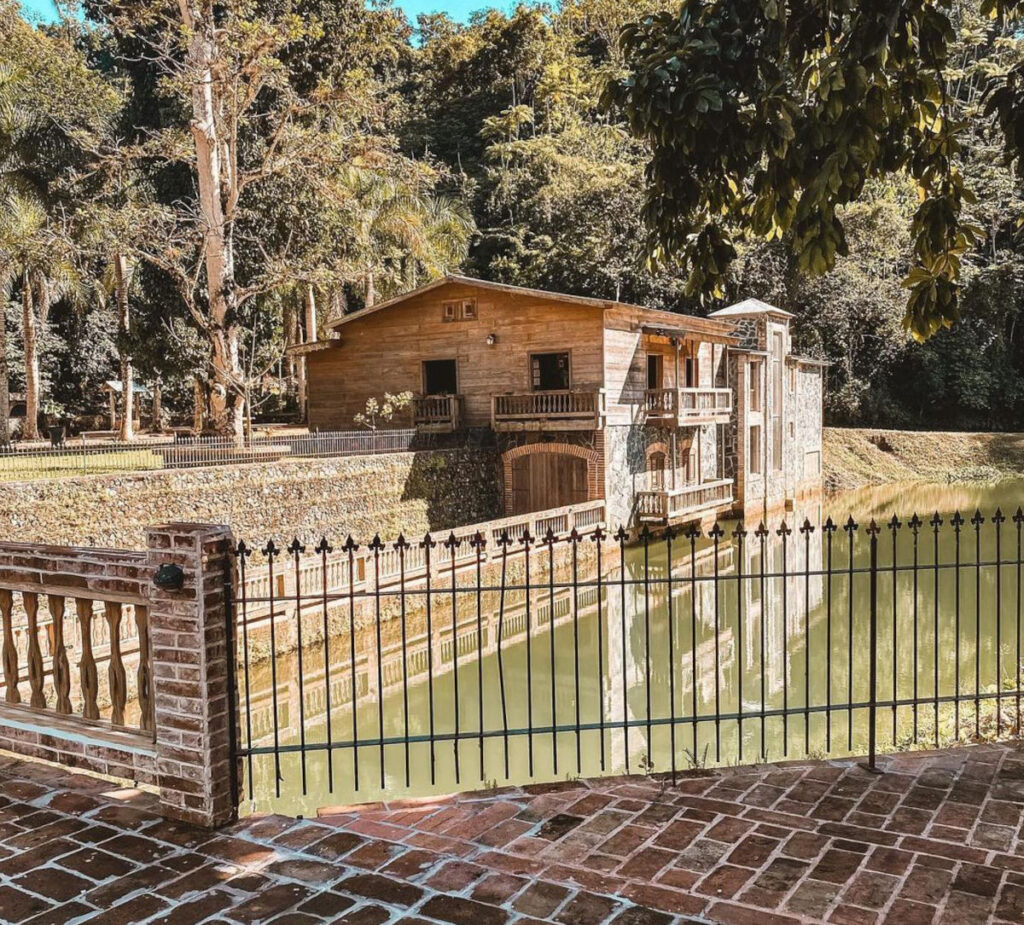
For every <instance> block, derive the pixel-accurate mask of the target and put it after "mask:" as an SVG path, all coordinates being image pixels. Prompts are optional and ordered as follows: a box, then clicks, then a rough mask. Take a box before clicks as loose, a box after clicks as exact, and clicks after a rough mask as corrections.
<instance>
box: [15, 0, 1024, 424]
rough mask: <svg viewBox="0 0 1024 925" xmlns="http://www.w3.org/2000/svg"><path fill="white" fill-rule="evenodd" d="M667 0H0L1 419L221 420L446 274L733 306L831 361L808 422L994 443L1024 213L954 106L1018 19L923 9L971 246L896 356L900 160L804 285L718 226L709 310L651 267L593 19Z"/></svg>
mask: <svg viewBox="0 0 1024 925" xmlns="http://www.w3.org/2000/svg"><path fill="white" fill-rule="evenodd" d="M668 6H669V5H668V4H662V3H657V2H651V0H639V2H637V0H632V2H627V0H565V2H563V3H561V4H559V5H558V6H554V7H551V6H546V5H545V6H541V5H538V6H526V5H524V6H520V7H519V8H517V9H516V10H515V11H514V12H512V13H511V14H505V13H501V12H498V11H495V10H484V11H481V12H480V13H478V14H476V15H474V16H473V17H472V19H471V20H470V22H469V23H467V24H460V23H456V22H454V21H452V20H451V19H450V18H449V17H447V16H446V15H444V14H437V15H431V16H423V17H420V18H419V20H418V21H417V22H415V23H410V22H409V21H407V19H406V18H405V16H404V15H403V14H402V13H401V11H399V10H397V9H396V8H394V7H392V6H390V5H387V4H374V5H373V6H371V7H369V8H368V7H366V6H365V5H364V3H363V2H362V0H289V2H284V0H224V2H223V3H221V4H219V5H217V6H216V7H214V6H213V5H212V4H211V5H207V4H203V3H199V4H196V10H197V11H198V12H196V11H193V10H192V8H191V7H190V5H189V4H187V3H181V4H171V5H167V6H166V7H165V5H164V4H163V3H160V2H150V0H88V2H87V3H86V4H85V6H84V9H83V15H82V16H81V17H79V16H69V17H68V18H66V19H64V20H62V21H61V22H59V23H57V24H52V25H45V26H44V25H39V24H34V23H29V22H27V21H26V19H25V18H24V16H23V15H22V13H21V11H20V10H19V8H18V7H17V6H16V5H15V4H14V3H13V0H0V203H2V204H0V304H3V305H4V307H5V321H4V324H3V325H2V326H0V335H2V337H3V343H2V344H0V411H2V409H3V408H4V407H6V404H7V402H6V401H5V400H4V399H5V396H4V395H3V394H2V393H3V391H4V389H5V388H7V387H9V388H10V390H11V391H12V392H14V393H18V394H22V393H23V394H24V400H25V403H26V405H27V413H26V415H25V418H24V422H23V423H22V424H21V427H22V431H23V434H22V435H23V436H31V435H32V431H33V424H34V423H35V421H36V419H37V418H39V417H41V418H43V419H44V420H53V419H66V418H75V417H80V416H83V415H88V414H89V413H90V412H94V411H95V410H97V408H101V407H102V405H101V403H100V401H99V400H98V388H99V386H100V385H101V384H102V383H103V382H104V381H106V380H118V381H123V382H125V383H130V382H136V383H142V384H144V385H145V386H146V388H147V390H148V392H147V393H146V396H145V397H140V400H144V401H146V402H147V403H149V402H151V401H152V398H153V395H152V393H153V391H154V390H156V391H157V393H158V396H159V397H158V398H157V404H158V406H160V407H162V409H163V412H162V413H163V414H168V413H170V412H172V411H177V412H178V413H185V414H188V415H189V416H191V414H192V411H191V409H192V405H193V401H196V400H197V401H198V405H199V410H200V412H201V417H202V418H203V421H202V423H203V424H204V426H205V427H207V428H208V429H211V430H218V431H221V432H233V433H238V432H240V430H241V429H242V428H244V426H245V423H246V421H247V420H248V419H250V418H251V417H254V416H280V417H284V416H286V415H288V414H293V413H296V412H297V411H298V410H299V409H296V407H295V398H294V384H295V383H294V379H295V377H296V376H297V375H301V370H299V369H297V368H296V364H295V363H294V362H293V361H291V360H289V359H287V358H285V357H284V348H285V346H286V345H287V344H289V343H294V342H297V341H301V340H302V339H304V338H305V337H308V336H310V331H309V328H310V327H311V326H313V325H317V326H322V325H323V323H324V321H325V320H327V319H328V318H329V317H330V316H331V315H333V314H336V313H341V312H348V311H354V310H358V309H359V308H362V307H363V306H365V305H368V304H372V303H373V302H374V301H375V300H379V299H382V298H386V297H388V296H390V295H393V294H396V293H398V292H401V291H403V290H405V289H408V288H411V287H413V286H416V285H418V284H420V283H422V282H423V281H425V280H427V279H429V278H431V277H433V276H436V275H438V274H440V273H444V272H451V271H459V272H465V273H468V274H471V275H477V276H481V277H484V278H487V279H494V280H500V281H502V282H508V283H514V284H519V285H525V286H534V287H542V288H551V289H558V290H564V291H568V292H573V293H580V294H587V295H595V296H602V297H608V298H616V299H620V300H623V301H630V302H639V303H642V304H645V305H650V306H652V307H658V308H665V309H670V310H675V311H686V312H695V313H705V312H707V311H711V310H713V309H714V308H715V307H717V306H719V305H721V304H722V303H723V302H725V303H727V302H729V301H732V300H736V299H739V298H742V297H746V296H757V297H759V298H762V299H765V300H766V301H769V302H772V303H774V304H777V305H779V306H782V307H784V308H787V309H789V310H791V311H793V312H795V313H796V315H797V321H796V328H797V333H798V337H799V341H800V343H801V345H802V349H803V351H804V352H806V353H809V354H812V355H815V356H819V357H823V358H825V359H827V360H829V361H830V362H831V364H832V365H831V367H830V369H829V381H828V388H827V399H826V402H827V407H826V414H827V418H828V420H829V421H830V422H832V423H834V424H863V425H880V426H895V427H911V428H921V427H923V428H946V429H949V428H958V429H978V430H993V429H1006V430H1011V429H1024V325H1019V324H1018V315H1019V314H1020V312H1021V310H1022V306H1024V236H1022V231H1021V224H1022V221H1024V208H1022V205H1024V201H1022V197H1021V184H1020V180H1019V178H1018V177H1017V176H1015V174H1014V172H1013V170H1012V168H1011V166H1008V165H1007V164H1006V160H1005V157H1004V151H1003V146H1002V144H1001V141H1000V137H999V131H998V127H997V126H996V124H995V120H994V117H993V116H992V115H991V114H990V113H989V112H988V110H987V109H986V106H985V101H986V92H987V90H988V89H989V88H990V86H991V84H992V82H993V81H995V80H998V79H999V78H1000V77H1001V76H1002V75H1005V74H1007V73H1008V72H1009V71H1010V69H1012V68H1013V67H1014V66H1016V65H1017V64H1019V63H1020V62H1021V61H1022V60H1024V39H1022V38H1021V37H1020V33H1019V31H1017V30H1014V29H1009V28H1006V27H1005V25H998V26H997V25H994V23H993V20H991V19H990V18H988V17H987V16H983V15H982V13H981V11H980V9H979V7H978V4H977V3H974V4H971V3H957V4H953V5H952V6H951V8H950V11H949V13H950V17H951V21H952V23H953V25H954V34H953V35H952V36H951V37H950V39H949V55H948V60H947V61H946V63H945V66H944V70H943V80H944V87H943V95H944V98H945V100H946V103H945V105H946V106H947V107H948V112H947V114H946V116H945V118H946V119H948V120H955V121H956V122H957V123H958V124H960V125H961V126H963V130H962V131H961V132H960V144H959V148H958V150H957V152H956V162H957V168H958V171H959V173H960V174H962V176H963V181H964V186H965V189H966V190H967V191H968V194H967V195H965V196H964V201H965V203H966V204H965V206H964V209H965V212H966V213H967V215H966V218H967V219H968V220H969V221H970V223H971V226H972V227H974V228H977V229H978V231H977V233H976V234H975V235H973V236H972V237H971V240H970V241H969V244H968V245H967V246H965V247H964V248H963V253H962V255H961V259H962V269H961V270H960V286H959V318H958V320H956V321H955V323H953V324H952V326H951V327H949V328H945V327H943V328H941V329H940V330H938V331H937V333H934V334H933V335H932V336H930V337H928V338H926V339H924V340H923V342H919V341H918V340H915V339H913V338H911V337H910V336H909V334H908V333H907V330H906V329H905V326H904V324H903V321H904V317H905V313H906V311H907V300H908V295H907V286H906V282H905V281H906V279H907V276H908V270H909V268H910V267H911V266H912V264H913V259H914V253H913V251H914V247H915V241H914V237H913V223H914V217H915V213H916V212H917V210H918V206H919V199H920V193H919V189H918V186H917V184H915V181H914V180H913V179H912V178H911V177H910V175H909V174H908V173H906V172H901V171H899V170H895V171H892V172H891V173H889V174H888V175H886V176H884V177H873V178H871V179H869V180H868V181H867V182H866V183H865V184H864V186H863V190H862V191H860V192H859V195H858V196H857V198H856V200H855V201H853V202H851V203H849V204H848V205H844V206H843V208H842V219H843V228H844V234H845V242H844V246H843V248H842V251H843V252H845V253H843V252H840V253H839V254H838V255H837V256H836V257H835V260H834V264H833V265H832V266H831V268H825V271H824V272H821V269H820V268H818V269H817V270H815V271H813V272H812V271H811V270H809V269H808V268H807V267H806V266H805V265H804V263H803V262H801V261H800V260H799V259H798V257H797V256H795V251H794V249H793V248H792V247H791V246H789V244H790V243H791V242H790V241H789V240H787V238H788V237H789V236H791V235H792V234H793V232H792V231H791V230H787V231H785V232H784V233H783V232H780V233H778V234H775V235H747V236H745V237H744V238H743V239H742V241H741V242H740V243H739V244H738V246H737V254H736V259H734V260H732V261H731V262H730V264H729V266H728V269H727V272H725V273H724V283H723V285H722V286H721V287H720V288H719V290H718V291H717V292H715V293H714V296H713V297H707V296H704V295H701V294H699V293H697V292H696V291H695V290H694V288H693V286H692V285H691V284H690V279H689V273H688V272H687V271H685V269H684V268H683V267H682V266H680V265H677V264H674V263H673V261H672V260H671V259H661V260H658V261H652V260H651V259H650V256H651V248H650V235H649V233H648V231H649V229H648V228H647V227H646V226H645V208H644V207H645V189H646V188H647V185H648V184H650V183H651V182H653V180H652V177H651V173H650V169H649V166H648V165H649V162H650V151H649V150H648V146H647V142H645V141H644V140H642V138H641V137H640V136H639V135H638V134H637V133H635V132H633V131H631V130H630V126H629V123H628V120H627V118H626V114H625V113H624V111H623V110H622V109H621V107H620V106H618V105H617V104H616V100H615V99H614V96H612V98H611V99H610V98H609V96H610V95H609V94H608V93H607V88H608V85H609V83H610V82H612V81H622V80H623V78H624V75H626V74H628V72H629V67H630V62H629V61H627V52H626V51H624V50H623V46H622V45H621V44H620V41H619V36H620V33H621V32H622V30H623V27H624V26H626V25H627V24H628V23H630V22H631V21H633V20H636V19H638V18H642V17H643V16H645V15H646V14H648V13H656V12H658V11H659V10H661V9H662V8H663V7H664V8H667V7H668ZM204 11H206V12H204ZM207 13H208V15H207ZM812 269H813V268H812ZM4 366H5V367H6V368H3V367H4ZM123 394H125V395H132V394H133V391H132V389H130V388H129V389H127V390H125V391H124V392H123ZM139 394H140V396H142V393H139ZM157 413H158V414H160V413H161V412H160V411H158V412H157ZM0 417H2V414H0ZM6 427H7V425H6V421H5V420H4V421H0V430H6ZM124 436H130V433H125V434H124ZM4 437H5V435H4V433H2V432H0V439H4Z"/></svg>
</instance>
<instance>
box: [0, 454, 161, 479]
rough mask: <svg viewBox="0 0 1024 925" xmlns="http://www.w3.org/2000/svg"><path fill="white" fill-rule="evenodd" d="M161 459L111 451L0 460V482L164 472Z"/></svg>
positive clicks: (155, 455) (11, 456)
mask: <svg viewBox="0 0 1024 925" xmlns="http://www.w3.org/2000/svg"><path fill="white" fill-rule="evenodd" d="M163 465H164V461H163V457H162V456H161V455H160V454H159V453H155V452H153V451H152V450H148V449H144V448H142V447H139V448H137V449H124V450H111V451H110V452H104V453H74V452H67V453H61V452H51V451H44V452H41V453H24V454H22V453H19V454H17V455H9V456H0V482H20V481H26V480H28V479H41V478H57V477H60V476H62V475H97V474H101V473H105V472H133V471H136V470H139V469H161V468H163Z"/></svg>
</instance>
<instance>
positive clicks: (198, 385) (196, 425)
mask: <svg viewBox="0 0 1024 925" xmlns="http://www.w3.org/2000/svg"><path fill="white" fill-rule="evenodd" d="M205 423H206V388H205V386H204V385H203V383H202V381H200V379H199V377H198V376H196V377H195V378H194V379H193V380H192V430H193V432H194V433H195V434H196V435H197V436H198V435H199V434H201V433H202V432H203V427H204V426H205Z"/></svg>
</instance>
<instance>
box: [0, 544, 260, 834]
mask: <svg viewBox="0 0 1024 925" xmlns="http://www.w3.org/2000/svg"><path fill="white" fill-rule="evenodd" d="M233 545H234V540H233V537H232V534H231V531H230V528H228V527H226V526H212V525H202V524H166V525H163V526H159V527H154V528H151V529H150V530H149V531H148V533H147V546H148V549H147V551H145V552H136V551H121V550H109V549H93V548H83V547H71V546H53V545H46V546H44V545H38V546H33V545H28V544H23V543H3V544H0V623H2V635H0V654H2V658H0V662H2V665H3V678H2V684H0V748H2V749H6V750H8V751H11V752H14V753H16V754H18V755H22V756H25V757H28V758H41V759H44V760H48V761H53V762H56V763H58V764H62V765H67V766H70V767H74V768H79V769H82V770H86V771H91V772H94V773H99V774H104V775H108V776H112V777H118V778H125V779H129V780H133V781H136V782H138V783H141V784H147V785H151V786H153V787H154V788H156V789H157V790H158V792H159V794H160V802H161V807H162V809H163V811H164V813H165V815H167V816H168V817H170V818H174V819H178V820H182V821H187V822H191V823H194V824H198V825H203V826H207V827H214V826H217V825H221V824H223V823H225V822H227V821H230V820H231V819H232V818H233V817H234V815H235V813H236V810H237V782H238V779H239V777H238V775H239V772H240V766H233V765H232V763H231V733H232V729H233V726H232V723H233V716H232V714H233V709H234V704H233V698H232V693H233V678H232V676H231V660H230V652H229V650H230V646H229V635H228V604H229V601H230V594H229V587H230V585H229V582H231V581H232V580H233V577H234V573H233V570H234V557H233V555H232V548H233ZM162 566H173V567H176V568H177V569H180V577H181V583H180V587H165V588H161V587H158V586H157V583H156V582H155V581H154V580H153V579H154V576H155V575H156V573H157V571H158V570H159V569H160V568H161V567H162ZM122 608H124V612H122ZM125 613H131V614H132V615H133V617H134V620H135V622H136V625H137V629H138V636H139V654H138V657H137V659H136V662H135V664H134V665H132V664H127V663H126V660H125V659H124V658H123V656H122V654H121V653H120V651H119V648H118V645H117V643H116V640H118V639H119V638H120V635H119V633H118V632H116V630H117V628H118V627H119V626H120V624H121V622H122V619H123V618H125ZM44 614H47V616H46V617H45V618H44V616H43V615H44ZM104 617H106V619H107V620H108V621H110V626H111V634H110V640H111V643H112V644H111V645H110V646H109V649H108V650H107V651H103V652H101V651H99V650H96V651H95V652H94V650H93V649H92V648H91V647H85V648H83V650H82V651H81V652H79V653H76V655H75V658H74V660H73V662H72V661H70V660H69V659H68V658H67V654H66V652H65V650H64V648H63V646H64V643H63V641H62V640H64V639H65V637H69V636H70V633H71V630H72V629H73V628H77V629H78V630H79V631H81V630H82V628H83V627H86V628H88V626H89V625H90V623H91V621H94V620H103V619H104ZM44 619H45V620H46V621H48V622H46V623H45V624H44V623H43V622H42V621H43V620H44ZM73 621H80V625H78V626H77V627H76V626H75V624H74V623H73ZM16 632H17V634H18V635H19V636H22V637H24V636H27V638H28V640H29V642H28V646H27V647H26V646H17V645H15V633H16ZM81 637H82V639H83V640H91V639H92V638H93V634H92V633H91V632H89V631H84V632H81ZM90 646H91V644H90ZM45 662H48V663H49V664H48V667H44V664H45ZM126 664H127V668H128V669H130V670H131V671H132V674H133V675H136V674H137V677H138V679H139V680H138V691H139V710H138V715H137V716H134V717H133V718H123V717H121V716H118V714H117V711H118V709H120V711H121V712H122V713H124V710H125V706H126V700H127V683H126V681H127V679H126ZM62 665H63V668H62V667H61V666H62ZM100 674H104V675H108V676H109V679H110V680H109V692H108V693H109V694H110V700H109V702H108V703H106V704H103V705H102V707H101V705H100V699H99V697H98V689H99V687H100V684H99V675H100ZM116 691H120V695H119V696H118V695H116V694H115V693H114V692H116Z"/></svg>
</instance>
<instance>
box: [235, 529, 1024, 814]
mask: <svg viewBox="0 0 1024 925" xmlns="http://www.w3.org/2000/svg"><path fill="white" fill-rule="evenodd" d="M534 516H535V517H536V518H542V516H543V515H534ZM595 519H596V516H595V515H593V514H590V515H589V516H588V515H587V514H586V512H584V514H583V515H581V519H580V520H579V521H578V522H577V521H571V522H570V521H569V520H568V519H566V520H559V521H553V522H551V523H550V524H549V526H548V527H547V528H546V530H544V531H543V532H540V533H534V532H531V531H530V529H529V527H527V528H525V529H523V528H520V529H517V530H513V529H510V528H509V526H508V525H506V526H505V527H501V528H500V529H495V530H493V531H491V533H490V534H488V533H487V532H485V531H482V530H481V531H477V532H474V533H473V534H472V535H466V534H465V533H463V534H462V535H456V534H454V533H453V534H451V535H449V536H448V537H435V536H430V535H427V536H425V537H423V538H422V539H419V540H415V541H414V540H411V539H408V538H406V537H404V536H400V537H398V538H397V539H396V540H394V541H393V542H388V543H385V542H383V541H382V539H381V538H380V537H377V536H375V537H373V538H372V540H371V541H370V542H368V543H366V544H360V543H358V542H357V541H356V540H354V539H353V538H351V537H348V538H347V539H346V540H345V541H344V542H339V543H337V544H335V543H332V542H330V541H328V540H327V539H323V540H321V541H320V542H319V543H318V544H317V545H316V546H311V547H306V546H303V545H302V544H301V543H299V542H298V541H294V542H292V543H291V544H290V545H287V546H283V545H282V546H279V545H277V544H276V543H275V542H273V541H271V542H269V543H267V544H266V545H262V546H260V547H249V546H248V545H246V544H245V543H242V544H240V545H239V548H238V566H239V572H240V581H239V582H238V589H239V590H238V591H237V592H236V595H235V614H234V629H235V636H236V643H237V651H238V688H239V705H240V717H241V723H240V725H241V728H240V730H239V746H238V748H239V753H240V755H241V756H242V758H243V762H244V767H245V773H246V778H247V781H246V788H247V795H248V797H249V798H250V799H251V800H253V801H255V802H256V803H257V804H260V805H262V806H272V805H273V806H277V807H279V808H290V809H292V810H295V809H297V808H299V809H301V808H303V807H311V808H315V807H316V806H319V805H322V804H323V803H324V802H325V801H327V799H328V795H329V794H336V795H343V796H344V797H347V798H349V800H370V799H378V798H380V797H382V796H394V795H395V794H396V793H409V794H426V793H432V792H441V791H450V790H454V789H458V788H462V789H467V788H472V787H479V786H483V785H494V784H502V783H517V784H518V783H525V782H527V781H534V780H553V779H558V778H561V777H566V776H570V777H575V776H590V775H598V774H607V773H622V772H634V773H636V772H639V773H644V772H651V771H654V772H676V771H678V770H681V769H688V768H693V767H702V766H705V765H713V764H718V765H721V764H733V763H745V762H752V761H764V760H780V759H785V758H794V757H802V756H826V755H836V756H838V755H850V754H866V755H867V756H868V762H869V764H870V765H871V766H874V763H875V755H876V752H877V751H891V750H899V749H902V748H906V747H912V746H915V745H924V744H927V745H942V744H948V743H954V742H962V741H966V740H968V739H974V738H984V737H988V736H1000V735H1004V734H1007V733H1010V732H1014V731H1016V730H1017V729H1018V728H1019V726H1020V714H1021V693H1022V687H1021V654H1022V653H1021V603H1022V602H1021V565H1022V559H1021V539H1022V523H1024V513H1022V512H1021V511H1020V510H1019V509H1018V511H1017V512H1016V514H1014V515H1013V516H1012V517H1011V518H1007V517H1005V516H1004V515H1003V514H1002V513H1001V512H1000V511H998V510H997V511H996V512H995V513H994V514H993V515H992V516H983V515H982V514H981V513H980V512H976V513H975V514H974V515H973V516H972V517H970V518H969V519H965V518H964V517H962V516H961V515H960V514H959V513H955V514H953V515H950V516H941V515H939V514H936V515H934V516H932V517H930V518H928V519H922V518H920V517H918V516H917V515H916V514H915V515H914V516H913V517H911V518H910V519H908V520H905V521H904V520H901V519H899V518H896V517H893V518H892V520H890V521H888V522H886V523H876V522H875V521H871V522H869V523H866V524H861V523H858V522H857V521H855V520H854V519H853V518H852V517H850V518H849V519H847V520H846V521H845V522H842V523H839V522H836V521H834V520H832V519H827V520H826V521H825V522H824V523H823V524H818V525H815V524H812V523H811V522H810V520H808V519H805V520H803V521H802V523H799V525H796V526H792V525H790V524H788V523H786V522H781V523H778V524H777V525H773V526H772V527H770V528H769V527H768V526H766V525H765V524H756V525H752V524H743V523H736V522H730V523H720V524H719V523H716V524H715V525H714V527H713V528H712V529H711V530H709V531H706V532H701V531H700V530H698V529H696V528H692V527H691V528H687V529H685V530H676V529H668V530H665V531H657V532H655V531H650V530H648V529H647V528H643V529H641V530H640V531H639V532H636V531H634V532H628V531H625V530H621V529H620V530H618V531H617V532H615V533H614V534H612V533H609V532H608V531H606V530H605V529H604V526H603V524H602V523H600V522H597V523H595V522H594V520H595ZM532 523H533V525H534V526H536V523H535V522H532ZM254 575H258V579H254V577H253V576H254Z"/></svg>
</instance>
